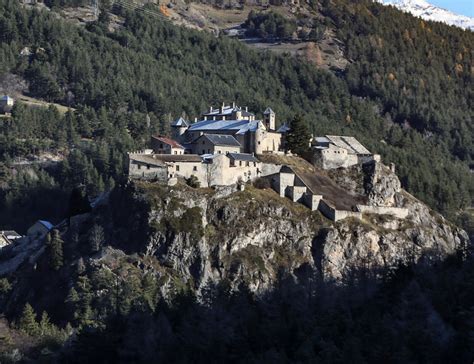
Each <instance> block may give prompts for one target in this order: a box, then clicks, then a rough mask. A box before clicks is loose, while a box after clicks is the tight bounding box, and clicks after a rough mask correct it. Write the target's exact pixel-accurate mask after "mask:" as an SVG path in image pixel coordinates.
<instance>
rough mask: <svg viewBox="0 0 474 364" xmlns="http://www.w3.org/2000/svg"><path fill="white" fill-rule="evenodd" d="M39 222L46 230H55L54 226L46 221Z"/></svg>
mask: <svg viewBox="0 0 474 364" xmlns="http://www.w3.org/2000/svg"><path fill="white" fill-rule="evenodd" d="M38 222H39V223H40V224H41V225H43V226H44V227H45V228H46V229H48V230H51V229H52V228H53V224H51V223H50V222H49V221H46V220H38Z"/></svg>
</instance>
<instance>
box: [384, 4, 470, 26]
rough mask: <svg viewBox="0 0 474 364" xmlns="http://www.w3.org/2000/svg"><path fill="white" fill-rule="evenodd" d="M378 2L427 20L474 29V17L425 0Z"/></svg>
mask: <svg viewBox="0 0 474 364" xmlns="http://www.w3.org/2000/svg"><path fill="white" fill-rule="evenodd" d="M378 2H380V3H382V4H384V5H393V6H395V7H396V8H398V9H400V10H402V11H405V12H407V13H411V14H413V15H415V16H419V17H420V18H422V19H425V20H433V21H439V22H442V23H446V24H449V25H454V26H457V27H460V28H464V29H469V30H472V31H474V18H471V17H468V16H465V15H458V14H455V13H453V12H451V11H449V10H446V9H443V8H439V7H437V6H434V5H431V4H430V3H428V2H427V1H425V0H378Z"/></svg>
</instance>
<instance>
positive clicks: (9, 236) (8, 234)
mask: <svg viewBox="0 0 474 364" xmlns="http://www.w3.org/2000/svg"><path fill="white" fill-rule="evenodd" d="M0 234H1V235H4V236H6V237H7V239H17V238H21V235H20V234H18V233H17V232H16V231H15V230H3V231H0Z"/></svg>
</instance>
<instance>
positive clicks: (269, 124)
mask: <svg viewBox="0 0 474 364" xmlns="http://www.w3.org/2000/svg"><path fill="white" fill-rule="evenodd" d="M275 116H276V115H275V112H274V111H273V110H272V109H271V108H269V107H267V109H266V110H265V111H264V112H263V123H264V124H265V127H266V128H267V130H269V131H274V130H275V127H276V122H275Z"/></svg>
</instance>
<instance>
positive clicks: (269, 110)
mask: <svg viewBox="0 0 474 364" xmlns="http://www.w3.org/2000/svg"><path fill="white" fill-rule="evenodd" d="M274 113H275V111H273V110H272V109H271V108H270V107H267V108H266V109H265V111H264V112H263V115H267V114H274Z"/></svg>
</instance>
